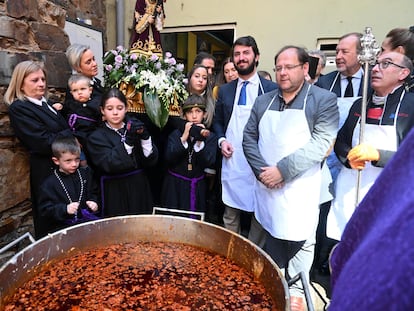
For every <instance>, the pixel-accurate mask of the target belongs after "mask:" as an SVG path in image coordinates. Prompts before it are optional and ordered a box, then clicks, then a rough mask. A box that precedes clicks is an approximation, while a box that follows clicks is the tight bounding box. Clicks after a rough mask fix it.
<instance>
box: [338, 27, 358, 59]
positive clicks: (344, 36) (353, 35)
mask: <svg viewBox="0 0 414 311" xmlns="http://www.w3.org/2000/svg"><path fill="white" fill-rule="evenodd" d="M348 37H355V38H356V39H357V44H356V49H357V53H358V54H359V53H361V51H362V45H361V38H362V33H360V32H350V33H347V34H344V35H343V36H342V37H340V38H339V41H341V40H342V39H345V38H348ZM339 41H338V42H339Z"/></svg>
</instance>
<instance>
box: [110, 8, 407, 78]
mask: <svg viewBox="0 0 414 311" xmlns="http://www.w3.org/2000/svg"><path fill="white" fill-rule="evenodd" d="M124 1H125V31H126V35H125V38H126V41H128V39H129V33H128V32H127V29H128V28H130V27H131V23H132V17H133V12H134V7H135V1H134V0H124ZM164 6H165V11H166V16H167V18H166V20H165V27H179V26H192V25H211V24H221V23H236V24H237V26H236V34H235V36H236V38H237V37H240V36H244V35H252V36H253V37H254V38H255V39H256V41H257V43H258V46H259V50H260V53H261V59H260V68H261V69H264V70H267V71H269V72H272V68H273V67H274V64H273V58H274V55H275V54H276V52H277V51H278V50H279V49H280V48H281V47H282V46H284V45H286V44H294V45H300V46H303V47H306V48H308V49H315V48H316V44H317V39H318V38H338V37H340V36H341V35H343V34H345V33H348V32H354V31H358V32H364V30H365V27H367V26H369V27H372V31H373V34H374V36H375V37H376V39H377V41H378V42H379V43H381V41H382V40H383V38H384V36H385V34H386V33H387V32H388V31H389V30H390V29H392V28H395V27H409V26H411V25H414V19H413V12H414V1H413V0H397V1H393V2H391V1H386V0H315V1H309V0H287V1H280V0H262V1H247V0H208V1H206V0H167V2H165V3H164ZM109 25H110V24H108V27H109ZM125 44H127V42H126V43H125ZM110 48H111V47H110Z"/></svg>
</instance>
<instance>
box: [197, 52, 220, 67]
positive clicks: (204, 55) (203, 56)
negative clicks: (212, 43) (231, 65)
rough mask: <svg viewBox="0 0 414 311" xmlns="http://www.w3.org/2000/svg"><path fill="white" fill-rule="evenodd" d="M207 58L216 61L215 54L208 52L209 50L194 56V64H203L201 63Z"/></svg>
mask: <svg viewBox="0 0 414 311" xmlns="http://www.w3.org/2000/svg"><path fill="white" fill-rule="evenodd" d="M205 59H212V60H213V61H214V63H216V58H215V57H214V56H213V55H211V54H210V53H207V52H200V53H198V54H197V55H196V57H195V58H194V64H193V65H201V63H202V62H203V60H205Z"/></svg>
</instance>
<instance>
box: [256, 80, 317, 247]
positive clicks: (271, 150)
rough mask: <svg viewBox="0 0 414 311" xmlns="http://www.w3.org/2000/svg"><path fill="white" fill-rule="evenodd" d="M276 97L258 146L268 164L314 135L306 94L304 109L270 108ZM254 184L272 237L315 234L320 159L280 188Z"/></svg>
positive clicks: (261, 217)
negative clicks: (282, 109) (311, 128)
mask: <svg viewBox="0 0 414 311" xmlns="http://www.w3.org/2000/svg"><path fill="white" fill-rule="evenodd" d="M310 87H311V86H309V88H310ZM309 88H308V92H309ZM274 99H275V97H274V98H273V99H272V101H271V103H270V104H269V106H268V108H267V111H266V112H265V113H264V115H263V116H262V118H261V120H260V123H259V133H260V134H259V141H258V144H259V150H260V153H261V155H262V156H263V158H264V159H265V161H266V162H267V163H268V165H276V164H277V162H278V161H279V160H281V159H282V158H284V157H285V156H287V155H289V154H291V153H293V152H294V151H295V150H297V149H299V148H301V147H302V146H304V145H305V144H306V143H307V142H308V141H309V139H310V138H311V133H310V132H309V127H308V122H307V120H306V116H305V108H306V100H307V94H306V97H305V101H304V107H303V110H297V109H286V110H285V111H273V110H269V107H270V105H271V104H272V102H273V100H274ZM255 184H256V191H255V195H256V199H257V202H258V204H257V207H256V211H255V216H256V218H257V220H258V221H259V222H260V223H261V224H262V226H263V227H264V228H265V229H266V230H267V231H268V232H269V233H270V234H271V235H272V236H273V237H275V238H279V239H285V240H291V241H303V240H306V239H308V238H309V237H310V236H311V235H312V233H313V232H314V231H315V229H316V226H317V222H318V215H319V208H318V206H319V191H320V184H321V180H320V163H318V164H316V165H315V166H314V167H312V168H310V169H309V170H308V171H306V172H305V173H304V174H302V175H301V176H300V177H298V178H296V179H295V180H294V181H292V182H289V183H286V184H285V185H284V186H283V187H282V188H281V189H268V188H267V187H266V186H265V185H263V184H262V183H261V182H259V181H257V180H256V183H255Z"/></svg>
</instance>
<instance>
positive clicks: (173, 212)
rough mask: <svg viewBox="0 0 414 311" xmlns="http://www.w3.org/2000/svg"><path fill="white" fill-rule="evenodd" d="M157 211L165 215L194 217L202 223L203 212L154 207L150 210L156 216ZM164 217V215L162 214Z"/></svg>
mask: <svg viewBox="0 0 414 311" xmlns="http://www.w3.org/2000/svg"><path fill="white" fill-rule="evenodd" d="M157 211H160V212H164V213H167V215H170V216H174V215H180V214H182V215H185V214H187V215H189V216H196V217H198V218H199V219H200V220H201V221H204V218H205V213H204V212H196V211H187V210H182V209H175V208H165V207H158V206H154V207H153V209H152V215H155V214H157ZM164 215H165V214H164Z"/></svg>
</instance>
